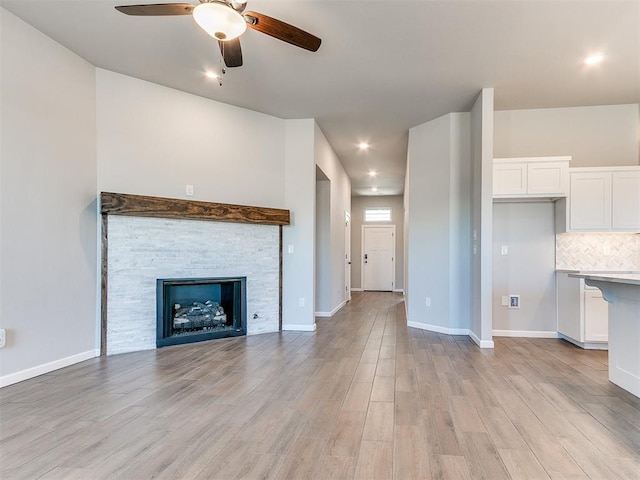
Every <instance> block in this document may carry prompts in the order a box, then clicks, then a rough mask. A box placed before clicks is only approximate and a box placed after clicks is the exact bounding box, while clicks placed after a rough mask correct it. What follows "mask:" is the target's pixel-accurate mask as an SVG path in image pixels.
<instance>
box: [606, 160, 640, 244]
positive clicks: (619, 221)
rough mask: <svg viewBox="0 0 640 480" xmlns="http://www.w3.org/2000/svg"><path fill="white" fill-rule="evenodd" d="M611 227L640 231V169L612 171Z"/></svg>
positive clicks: (619, 229) (613, 228)
mask: <svg viewBox="0 0 640 480" xmlns="http://www.w3.org/2000/svg"><path fill="white" fill-rule="evenodd" d="M611 196H612V215H611V228H612V230H618V231H634V232H638V231H640V169H634V170H630V171H620V172H613V173H612V177H611Z"/></svg>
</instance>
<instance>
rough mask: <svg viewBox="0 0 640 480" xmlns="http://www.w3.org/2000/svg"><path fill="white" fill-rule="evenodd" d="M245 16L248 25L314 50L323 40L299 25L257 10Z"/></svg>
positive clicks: (279, 38)
mask: <svg viewBox="0 0 640 480" xmlns="http://www.w3.org/2000/svg"><path fill="white" fill-rule="evenodd" d="M244 17H245V19H246V20H247V26H248V27H250V28H253V29H254V30H258V31H259V32H262V33H266V34H267V35H270V36H272V37H274V38H277V39H278V40H282V41H283V42H287V43H290V44H291V45H295V46H296V47H300V48H304V49H306V50H310V51H312V52H315V51H317V50H318V48H320V43H321V42H322V40H320V39H319V38H318V37H316V36H315V35H311V34H310V33H308V32H305V31H304V30H300V29H299V28H298V27H294V26H293V25H289V24H288V23H284V22H282V21H280V20H277V19H275V18H272V17H269V16H267V15H263V14H262V13H257V12H247V13H245V14H244Z"/></svg>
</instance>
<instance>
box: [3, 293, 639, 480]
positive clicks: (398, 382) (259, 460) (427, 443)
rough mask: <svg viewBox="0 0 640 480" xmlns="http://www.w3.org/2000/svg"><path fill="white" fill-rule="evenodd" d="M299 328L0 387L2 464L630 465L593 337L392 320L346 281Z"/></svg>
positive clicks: (139, 471)
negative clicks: (329, 313)
mask: <svg viewBox="0 0 640 480" xmlns="http://www.w3.org/2000/svg"><path fill="white" fill-rule="evenodd" d="M317 323H318V330H317V332H316V333H315V334H312V333H302V334H301V333H291V332H290V333H282V334H266V335H257V336H253V337H245V338H240V339H238V338H236V339H228V340H221V341H213V342H205V343H199V344H192V345H186V346H178V347H167V348H163V349H160V350H156V351H147V352H140V353H135V354H125V355H117V356H113V357H109V358H102V359H94V360H90V361H86V362H83V363H81V364H78V365H75V366H72V367H69V368H66V369H63V370H59V371H56V372H54V373H51V374H49V375H44V376H41V377H38V378H35V379H32V380H29V381H26V382H22V383H20V384H17V385H13V386H10V387H6V388H4V389H2V390H0V401H1V410H0V412H1V422H2V423H1V428H0V452H1V455H2V457H1V465H0V478H3V479H36V478H42V479H82V480H86V479H147V478H160V479H179V478H185V479H195V478H197V479H231V478H247V479H263V478H282V479H307V478H309V479H334V478H335V479H338V478H349V479H351V478H362V479H385V478H395V479H413V478H416V479H418V478H425V479H426V478H450V479H456V480H457V479H467V478H474V479H475V478H486V479H490V480H494V479H502V478H514V479H520V478H523V479H546V478H554V479H555V478H558V479H559V478H563V479H566V478H572V479H576V478H593V479H617V478H628V479H640V399H638V398H636V397H633V396H632V395H630V394H628V393H626V392H624V391H622V390H621V389H619V388H617V387H615V386H614V385H612V384H611V383H609V382H608V380H607V365H606V362H607V357H606V352H597V351H584V350H581V349H579V348H576V347H574V346H572V345H570V344H568V343H566V342H563V341H561V340H549V339H501V338H498V339H496V348H495V350H481V349H479V348H477V347H476V346H475V345H474V344H473V343H471V342H470V340H469V338H468V337H450V336H446V335H439V334H435V333H429V332H425V331H421V330H415V329H410V328H407V327H406V325H405V324H406V321H405V316H404V306H403V303H402V298H401V296H399V295H398V294H391V293H359V294H354V298H353V301H352V302H351V303H350V304H349V305H348V306H347V307H345V308H344V309H343V310H342V311H341V312H340V313H339V314H338V315H337V316H335V317H334V318H332V319H318V322H317Z"/></svg>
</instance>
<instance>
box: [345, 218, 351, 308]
mask: <svg viewBox="0 0 640 480" xmlns="http://www.w3.org/2000/svg"><path fill="white" fill-rule="evenodd" d="M344 289H345V292H344V299H345V300H346V301H347V302H349V301H351V214H350V213H349V212H344Z"/></svg>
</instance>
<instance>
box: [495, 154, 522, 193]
mask: <svg viewBox="0 0 640 480" xmlns="http://www.w3.org/2000/svg"><path fill="white" fill-rule="evenodd" d="M493 194H494V195H526V194H527V164H526V163H524V162H522V163H504V164H494V166H493Z"/></svg>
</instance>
